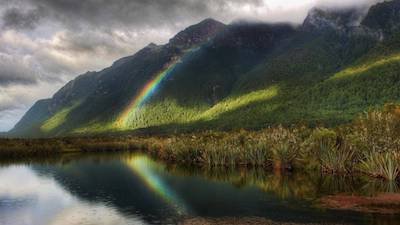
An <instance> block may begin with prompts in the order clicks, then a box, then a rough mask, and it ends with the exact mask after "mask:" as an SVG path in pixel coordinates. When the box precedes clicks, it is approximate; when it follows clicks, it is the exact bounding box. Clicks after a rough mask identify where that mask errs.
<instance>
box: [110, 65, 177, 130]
mask: <svg viewBox="0 0 400 225" xmlns="http://www.w3.org/2000/svg"><path fill="white" fill-rule="evenodd" d="M178 62H179V60H174V61H173V62H172V63H170V64H169V65H168V66H166V68H165V69H163V70H162V71H161V72H159V73H158V74H157V75H156V76H155V77H154V78H153V79H152V80H150V81H149V82H148V83H147V84H146V85H145V86H144V87H143V88H142V90H141V91H140V92H139V93H138V94H137V95H136V97H135V98H134V99H133V100H132V101H131V102H130V103H129V105H128V106H127V107H126V108H125V110H124V111H123V112H122V113H121V115H120V116H119V117H118V120H117V126H118V127H125V125H126V122H127V120H128V118H129V115H130V114H131V113H132V112H133V113H135V112H136V111H137V110H138V109H140V108H141V107H142V106H143V104H144V103H145V102H146V100H148V99H149V98H150V97H151V96H152V95H153V94H154V92H155V91H156V90H157V88H158V87H159V86H160V84H161V82H162V81H163V80H164V79H165V78H166V77H167V76H168V75H169V74H171V73H172V72H173V71H174V69H175V68H176V65H177V64H178Z"/></svg>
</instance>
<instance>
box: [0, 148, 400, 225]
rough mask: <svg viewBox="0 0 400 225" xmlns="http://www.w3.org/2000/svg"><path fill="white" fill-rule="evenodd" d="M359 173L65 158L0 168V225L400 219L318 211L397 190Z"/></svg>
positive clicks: (130, 157)
mask: <svg viewBox="0 0 400 225" xmlns="http://www.w3.org/2000/svg"><path fill="white" fill-rule="evenodd" d="M398 191H399V189H398V187H397V184H393V183H385V182H381V181H376V180H371V179H366V178H363V177H343V176H340V177H333V176H322V175H320V174H306V173H291V174H279V173H273V172H270V171H265V170H264V169H250V168H240V169H226V168H223V169H222V168H221V169H215V168H214V169H206V168H182V167H178V166H175V165H166V164H163V163H160V162H156V161H154V160H152V159H150V158H149V157H146V156H144V155H139V154H126V153H124V154H113V155H102V154H95V155H83V156H76V155H71V156H63V157H62V158H59V159H53V160H46V161H45V162H34V163H7V164H4V165H2V166H1V167H0V224H1V225H53V224H57V225H62V224H68V225H74V224H79V225H89V224H90V225H91V224H93V225H108V224H110V225H111V224H121V225H123V224H177V223H180V222H182V221H184V220H185V219H187V218H193V217H212V218H220V217H261V218H266V219H268V220H273V221H278V222H296V223H311V222H312V223H347V224H399V221H400V215H396V214H394V215H382V214H377V213H375V214H372V213H361V212H353V211H343V210H328V209H321V208H320V207H319V206H318V205H317V204H316V202H317V200H318V199H319V198H321V197H323V196H326V195H332V194H336V193H357V194H363V195H372V194H374V193H381V192H398Z"/></svg>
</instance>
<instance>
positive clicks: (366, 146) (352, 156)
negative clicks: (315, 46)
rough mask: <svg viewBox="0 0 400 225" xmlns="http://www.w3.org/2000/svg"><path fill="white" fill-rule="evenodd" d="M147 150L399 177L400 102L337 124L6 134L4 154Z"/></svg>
mask: <svg viewBox="0 0 400 225" xmlns="http://www.w3.org/2000/svg"><path fill="white" fill-rule="evenodd" d="M137 150H140V151H144V152H147V153H150V154H152V155H153V156H156V157H158V158H160V159H163V160H166V161H170V162H175V163H178V164H186V165H197V166H206V167H225V168H227V167H236V166H253V167H261V168H271V169H275V170H293V169H296V168H297V167H301V168H305V169H316V168H318V169H320V170H321V171H322V172H324V173H333V174H345V173H354V172H361V173H364V174H367V175H369V176H371V177H379V178H383V179H387V180H396V179H398V178H399V176H400V163H399V161H400V106H397V105H387V106H386V107H385V108H384V109H383V110H381V111H377V110H375V111H370V112H368V113H365V114H363V115H361V116H360V117H359V118H358V119H357V120H356V121H354V122H353V123H351V124H348V125H346V126H342V127H338V128H336V129H327V128H323V127H317V128H307V127H304V126H298V127H284V126H277V127H269V128H265V129H262V130H257V131H254V130H253V131H252V130H239V131H230V132H221V131H206V132H199V133H187V134H175V135H168V136H120V137H92V138H60V139H32V140H23V139H0V156H1V157H2V158H21V157H30V156H48V155H51V154H61V153H65V152H96V151H103V152H105V151H137Z"/></svg>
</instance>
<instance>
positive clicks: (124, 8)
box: [31, 0, 263, 26]
mask: <svg viewBox="0 0 400 225" xmlns="http://www.w3.org/2000/svg"><path fill="white" fill-rule="evenodd" d="M31 2H32V4H33V5H35V6H36V7H40V8H46V9H48V10H49V12H51V13H52V16H53V17H55V18H58V19H60V20H62V21H65V22H66V23H69V25H80V23H82V22H86V23H89V24H92V25H95V26H108V25H110V24H113V25H123V26H127V25H128V26H132V25H135V26H160V25H168V24H174V23H177V22H181V21H179V20H188V19H189V20H190V19H191V18H199V17H204V16H205V15H213V14H214V12H216V11H223V10H227V9H229V7H231V6H233V5H235V4H236V5H244V4H251V5H260V4H263V1H262V0H244V1H243V0H225V1H221V0H202V1H198V0H159V1H154V0H113V1H109V0H87V1H81V0H69V1H65V0H31Z"/></svg>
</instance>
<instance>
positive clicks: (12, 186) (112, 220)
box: [0, 166, 144, 225]
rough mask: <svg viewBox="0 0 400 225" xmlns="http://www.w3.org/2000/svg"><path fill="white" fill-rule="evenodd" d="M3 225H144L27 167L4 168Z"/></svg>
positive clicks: (0, 179) (0, 175)
mask: <svg viewBox="0 0 400 225" xmlns="http://www.w3.org/2000/svg"><path fill="white" fill-rule="evenodd" d="M0 224H1V225H3V224H4V225H64V224H65V225H66V224H68V225H75V224H76V225H78V224H79V225H92V224H93V225H111V224H127V225H130V224H132V225H133V224H135V225H136V224H144V222H141V221H140V220H138V219H135V218H128V217H125V216H124V215H121V214H120V213H119V212H117V211H116V210H115V209H113V208H110V207H107V206H104V205H100V204H96V203H85V202H81V201H79V200H78V199H77V198H75V197H74V196H72V195H71V194H70V193H68V192H67V191H65V190H64V189H63V188H62V187H61V186H60V185H59V184H58V183H57V182H55V181H54V180H53V179H50V178H46V177H41V176H38V175H37V174H35V173H34V172H33V171H32V170H31V169H29V168H27V167H24V166H12V167H8V168H0Z"/></svg>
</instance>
